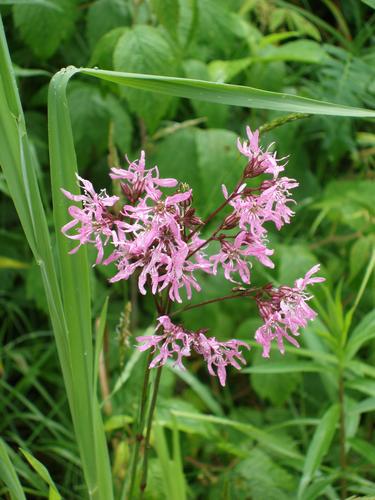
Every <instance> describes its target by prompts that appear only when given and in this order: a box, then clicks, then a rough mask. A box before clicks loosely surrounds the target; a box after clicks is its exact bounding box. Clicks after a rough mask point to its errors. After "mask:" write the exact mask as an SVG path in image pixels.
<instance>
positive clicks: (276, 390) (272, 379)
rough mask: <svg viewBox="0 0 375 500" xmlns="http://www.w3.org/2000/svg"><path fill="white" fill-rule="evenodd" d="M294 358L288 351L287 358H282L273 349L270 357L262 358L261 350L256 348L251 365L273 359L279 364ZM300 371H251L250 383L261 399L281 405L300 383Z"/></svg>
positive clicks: (258, 364)
mask: <svg viewBox="0 0 375 500" xmlns="http://www.w3.org/2000/svg"><path fill="white" fill-rule="evenodd" d="M294 360H295V359H294V358H293V355H292V354H290V353H288V358H287V359H286V358H284V357H283V356H282V354H279V353H278V352H276V351H274V352H272V359H271V360H269V359H264V358H263V357H262V354H261V351H260V350H257V351H254V353H253V366H254V367H257V366H262V365H267V364H268V365H269V364H270V363H273V362H274V361H275V362H277V363H279V364H281V363H283V362H285V364H286V365H287V364H288V363H289V362H293V361H294ZM301 379H302V376H301V373H298V372H291V373H285V374H284V373H279V374H277V376H275V375H274V374H273V373H272V374H265V373H259V374H258V373H253V374H251V375H250V380H251V384H252V386H253V388H254V390H255V392H256V393H257V394H258V396H260V397H261V398H262V399H268V400H269V401H271V402H272V403H273V404H275V405H282V404H283V403H284V402H285V401H286V400H287V399H288V398H289V397H290V395H291V394H292V393H293V392H294V391H295V390H296V389H297V387H298V386H299V385H300V383H301Z"/></svg>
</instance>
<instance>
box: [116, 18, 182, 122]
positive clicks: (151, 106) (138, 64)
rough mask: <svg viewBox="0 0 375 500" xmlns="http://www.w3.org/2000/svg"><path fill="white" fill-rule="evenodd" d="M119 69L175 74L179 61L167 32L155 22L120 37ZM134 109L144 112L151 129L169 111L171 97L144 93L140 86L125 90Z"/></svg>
mask: <svg viewBox="0 0 375 500" xmlns="http://www.w3.org/2000/svg"><path fill="white" fill-rule="evenodd" d="M113 58H114V59H113V60H114V67H115V69H116V70H120V71H121V70H126V71H130V72H134V73H151V74H157V73H159V74H165V75H173V74H174V73H175V71H176V69H175V68H176V63H175V59H174V56H173V54H172V49H171V47H170V45H169V44H168V41H167V40H166V38H165V37H164V35H163V33H162V32H161V31H159V30H158V29H156V28H153V27H151V26H140V25H138V26H135V27H134V28H133V29H132V30H128V31H127V32H126V33H125V34H124V35H122V37H121V38H120V39H119V41H118V43H117V45H116V48H115V52H114V56H113ZM124 94H125V96H126V98H127V100H128V101H129V105H130V108H131V110H132V111H133V112H134V113H137V114H138V115H139V116H141V117H142V118H143V119H144V120H145V122H146V124H147V126H148V127H149V128H150V129H152V130H153V129H155V127H156V125H157V124H158V123H159V121H160V119H161V118H162V117H163V116H164V115H165V114H166V112H167V110H168V108H169V105H170V102H171V99H170V97H168V98H163V97H161V96H159V95H154V94H144V93H143V92H140V91H139V90H138V89H137V90H133V89H131V90H127V91H126V92H125V93H124Z"/></svg>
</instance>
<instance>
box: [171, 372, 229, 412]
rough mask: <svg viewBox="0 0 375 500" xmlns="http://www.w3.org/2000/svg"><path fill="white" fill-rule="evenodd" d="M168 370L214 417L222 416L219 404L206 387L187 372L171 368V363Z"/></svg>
mask: <svg viewBox="0 0 375 500" xmlns="http://www.w3.org/2000/svg"><path fill="white" fill-rule="evenodd" d="M167 366H168V368H169V369H170V370H171V371H173V373H175V375H177V376H178V377H180V379H181V380H183V381H184V382H185V383H186V384H188V385H189V386H190V387H191V388H192V390H193V391H194V392H195V393H196V394H197V395H198V396H199V397H200V398H201V400H202V401H203V402H204V403H205V405H206V406H207V408H208V409H209V410H211V411H212V413H214V414H215V415H218V416H223V414H224V413H223V410H222V408H221V406H220V405H219V403H218V402H217V401H216V400H215V398H214V397H213V396H212V394H211V392H210V391H209V390H208V389H207V387H206V386H205V385H204V384H202V382H200V381H199V379H198V378H197V377H195V376H194V375H193V374H192V373H191V372H189V371H187V370H186V371H183V370H181V369H179V368H177V367H174V366H173V363H168V364H167Z"/></svg>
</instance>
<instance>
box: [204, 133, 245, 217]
mask: <svg viewBox="0 0 375 500" xmlns="http://www.w3.org/2000/svg"><path fill="white" fill-rule="evenodd" d="M196 141H197V153H198V169H199V177H200V179H201V181H202V186H201V189H200V190H199V192H200V193H202V194H201V196H200V200H198V202H199V201H200V203H198V208H199V213H200V214H201V216H203V217H204V216H206V215H207V214H209V213H210V212H211V211H212V210H214V209H215V208H216V207H217V206H219V205H220V204H221V203H222V202H223V201H224V196H223V192H222V190H221V185H222V184H225V185H226V186H227V188H228V190H229V191H230V190H231V189H233V188H234V187H235V185H236V182H237V180H238V178H239V177H240V175H241V172H242V169H243V161H242V159H241V158H240V156H239V155H238V152H237V150H236V147H235V145H236V142H237V136H236V134H235V133H234V132H231V131H229V130H214V129H210V130H197V132H196ZM213 178H215V179H216V182H215V185H214V186H213V185H212V179H213ZM202 191H203V192H202Z"/></svg>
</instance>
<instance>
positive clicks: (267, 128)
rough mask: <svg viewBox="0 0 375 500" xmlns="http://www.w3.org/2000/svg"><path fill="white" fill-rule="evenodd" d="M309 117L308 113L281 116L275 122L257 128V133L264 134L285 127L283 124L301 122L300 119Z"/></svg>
mask: <svg viewBox="0 0 375 500" xmlns="http://www.w3.org/2000/svg"><path fill="white" fill-rule="evenodd" d="M310 116H312V115H311V114H310V113H290V114H289V115H286V116H281V117H280V118H276V119H275V120H272V121H270V122H268V123H265V124H264V125H262V126H261V127H259V133H260V134H264V133H265V132H269V131H270V130H273V129H274V128H277V127H281V126H282V125H285V123H289V122H294V121H296V120H301V119H302V118H309V117H310Z"/></svg>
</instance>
